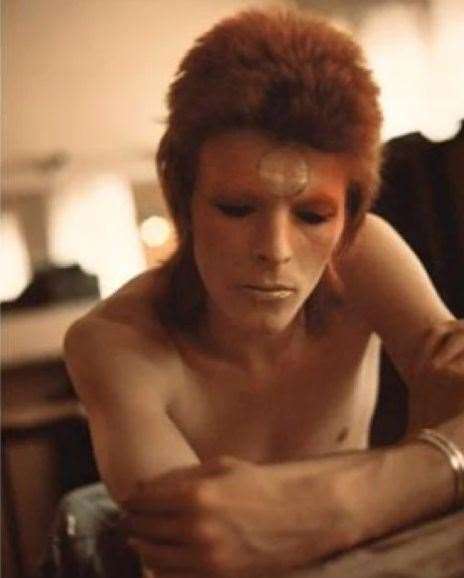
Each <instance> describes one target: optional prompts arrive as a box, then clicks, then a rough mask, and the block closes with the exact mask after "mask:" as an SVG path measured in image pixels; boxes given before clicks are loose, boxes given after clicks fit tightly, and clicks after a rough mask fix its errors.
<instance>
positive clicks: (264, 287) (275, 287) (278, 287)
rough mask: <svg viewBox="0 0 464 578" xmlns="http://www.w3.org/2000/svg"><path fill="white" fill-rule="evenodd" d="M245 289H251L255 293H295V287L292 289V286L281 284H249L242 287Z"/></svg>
mask: <svg viewBox="0 0 464 578" xmlns="http://www.w3.org/2000/svg"><path fill="white" fill-rule="evenodd" d="M242 287H243V288H244V289H251V290H254V291H263V292H267V293H273V292H275V291H289V292H294V291H295V287H291V286H290V285H282V284H280V283H274V284H268V283H261V284H259V283H247V284H246V285H242Z"/></svg>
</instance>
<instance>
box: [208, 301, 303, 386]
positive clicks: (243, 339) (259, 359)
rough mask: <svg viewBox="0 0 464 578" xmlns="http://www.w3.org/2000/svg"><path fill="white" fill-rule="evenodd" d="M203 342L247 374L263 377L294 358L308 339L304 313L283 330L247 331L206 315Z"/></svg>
mask: <svg viewBox="0 0 464 578" xmlns="http://www.w3.org/2000/svg"><path fill="white" fill-rule="evenodd" d="M205 321H206V323H205V324H204V326H203V327H204V330H203V331H202V332H201V335H200V339H201V341H202V343H203V344H204V345H205V346H206V347H207V348H208V350H209V351H210V352H212V353H213V354H214V355H217V356H218V357H221V358H222V359H224V360H226V361H229V362H231V363H234V364H235V365H237V366H238V367H240V368H241V369H243V370H245V371H246V372H247V373H250V374H256V375H260V374H262V373H266V370H267V371H269V368H273V367H276V364H277V363H278V362H279V361H282V359H283V358H284V357H285V358H286V357H288V356H291V355H293V353H294V352H295V351H296V349H297V348H298V347H301V345H302V344H303V343H304V342H305V339H306V337H307V329H306V322H305V318H304V313H303V312H300V313H299V314H298V315H297V317H296V318H295V319H294V320H293V321H292V322H291V323H290V324H289V325H288V326H286V327H285V328H283V329H282V330H279V331H277V330H276V331H267V330H260V329H254V330H251V329H244V328H243V326H240V325H239V324H238V323H235V322H234V321H233V320H231V319H229V318H226V317H225V316H223V315H221V314H219V313H218V312H214V311H212V310H211V309H209V310H207V312H206V320H205Z"/></svg>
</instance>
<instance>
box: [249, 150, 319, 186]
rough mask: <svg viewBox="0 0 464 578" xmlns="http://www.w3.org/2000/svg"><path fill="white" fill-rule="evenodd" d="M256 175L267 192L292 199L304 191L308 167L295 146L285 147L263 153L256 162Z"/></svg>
mask: <svg viewBox="0 0 464 578" xmlns="http://www.w3.org/2000/svg"><path fill="white" fill-rule="evenodd" d="M258 174H259V177H260V179H261V181H262V182H263V183H264V185H265V186H266V188H267V190H268V191H269V192H270V193H271V194H272V195H275V196H278V197H288V196H290V197H292V196H294V195H298V194H299V193H301V192H302V191H304V190H305V189H306V187H307V186H308V184H309V183H310V179H311V170H310V167H309V165H308V163H307V161H306V159H305V158H304V156H303V155H302V154H301V153H300V152H299V150H298V148H297V147H296V146H292V145H287V146H282V147H278V148H275V149H273V150H271V151H270V152H267V153H265V154H264V155H263V156H262V157H261V158H260V160H259V162H258Z"/></svg>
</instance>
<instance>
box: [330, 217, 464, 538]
mask: <svg viewBox="0 0 464 578" xmlns="http://www.w3.org/2000/svg"><path fill="white" fill-rule="evenodd" d="M341 273H342V277H343V280H344V283H345V286H346V289H347V295H348V298H349V299H350V300H351V302H353V303H354V304H355V307H357V308H358V310H359V313H360V315H362V316H363V317H364V318H365V319H366V320H367V321H368V323H369V324H370V325H371V327H372V328H373V330H374V331H376V332H377V333H378V334H379V335H380V337H381V338H382V341H383V344H384V346H385V348H386V350H387V352H388V354H389V355H390V357H391V358H392V360H393V362H394V363H395V365H396V367H397V368H398V370H399V371H400V373H401V374H402V376H403V378H404V379H405V381H406V382H407V383H408V386H409V391H410V420H409V434H410V435H413V434H414V433H417V431H418V430H419V429H420V428H423V427H434V428H436V429H437V430H438V431H441V432H442V433H444V434H445V435H446V436H448V437H449V438H450V439H451V440H453V441H454V443H455V444H456V445H458V446H459V447H460V448H461V449H463V448H464V323H463V321H459V320H456V319H455V318H454V317H453V315H452V314H451V313H450V312H449V311H448V309H447V308H446V307H445V305H444V304H443V302H442V301H441V299H440V298H439V297H438V295H437V293H436V291H435V289H434V288H433V286H432V284H431V282H430V280H429V278H428V276H427V274H426V272H425V270H424V268H423V266H422V265H421V263H420V262H419V261H418V259H417V257H416V256H415V255H414V253H413V252H412V251H411V250H410V249H409V247H408V246H407V245H406V244H405V243H404V241H403V240H402V239H401V238H400V237H399V235H398V234H397V233H396V232H395V231H394V230H393V229H392V228H391V227H390V226H389V225H388V224H387V223H386V222H385V221H383V220H382V219H380V218H379V217H375V216H373V215H370V216H368V218H367V219H366V223H365V225H364V226H363V228H362V229H361V230H360V234H359V236H358V237H357V239H356V242H355V244H354V245H353V247H352V248H351V250H350V251H349V253H348V254H347V255H346V258H345V260H344V263H343V264H342V267H341ZM380 455H382V463H379V466H378V469H377V474H379V475H380V476H381V477H380V483H381V484H382V486H381V487H383V490H382V495H383V496H384V497H385V498H387V499H388V498H389V497H390V498H389V499H390V500H391V508H389V511H390V513H389V514H387V512H381V511H380V508H379V505H378V504H377V507H375V506H376V504H375V501H376V500H375V497H374V496H372V503H371V507H373V510H371V517H372V514H373V513H375V512H378V513H379V515H378V518H377V522H376V523H374V526H375V527H376V528H377V529H376V530H374V529H373V528H372V529H370V530H368V533H370V534H373V533H374V532H375V535H377V534H378V533H379V532H382V531H388V530H391V529H394V528H397V527H399V526H401V525H403V524H408V523H412V522H415V521H417V520H420V519H424V518H427V517H430V516H433V515H435V514H437V513H439V512H444V511H446V510H447V509H449V507H450V506H451V504H452V500H453V475H452V471H451V469H450V465H449V463H448V462H447V460H446V458H445V457H444V456H443V455H441V454H440V453H439V452H438V451H437V450H436V449H434V448H433V447H430V446H428V445H426V444H424V443H423V442H417V441H414V439H413V437H411V439H410V441H407V442H406V443H404V444H401V445H400V446H397V447H393V448H389V449H387V450H386V451H385V452H384V453H383V454H380ZM412 472H414V475H413V476H411V473H412ZM382 480H383V482H382ZM391 480H395V484H393V485H392V484H391V483H389V482H391ZM371 493H372V491H371ZM367 495H369V494H367ZM395 502H396V504H401V505H402V507H401V508H398V507H395ZM366 537H370V536H366Z"/></svg>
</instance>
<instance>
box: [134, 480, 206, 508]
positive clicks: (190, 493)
mask: <svg viewBox="0 0 464 578" xmlns="http://www.w3.org/2000/svg"><path fill="white" fill-rule="evenodd" d="M195 492H196V484H195V482H194V481H192V480H184V481H182V482H180V481H177V482H176V483H175V484H174V483H173V484H171V485H165V484H164V483H159V484H158V483H156V482H154V483H151V484H146V485H143V486H141V487H140V489H139V492H138V493H137V495H135V496H133V497H131V498H129V499H128V500H126V501H125V502H124V503H123V508H124V509H125V510H126V511H128V512H134V513H153V514H157V513H170V512H172V513H176V512H179V511H181V510H183V511H185V510H186V509H188V508H189V506H191V505H192V498H193V497H194V496H195Z"/></svg>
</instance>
